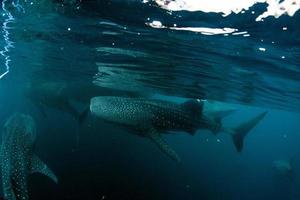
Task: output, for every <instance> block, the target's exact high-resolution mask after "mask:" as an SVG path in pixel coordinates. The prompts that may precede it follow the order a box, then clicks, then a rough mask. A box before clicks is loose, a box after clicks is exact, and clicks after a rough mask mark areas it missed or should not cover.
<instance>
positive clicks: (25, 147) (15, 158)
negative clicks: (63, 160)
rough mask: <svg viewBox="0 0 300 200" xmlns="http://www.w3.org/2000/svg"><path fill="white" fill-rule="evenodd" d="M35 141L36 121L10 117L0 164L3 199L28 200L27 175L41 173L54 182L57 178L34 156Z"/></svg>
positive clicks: (19, 114) (4, 133)
mask: <svg viewBox="0 0 300 200" xmlns="http://www.w3.org/2000/svg"><path fill="white" fill-rule="evenodd" d="M35 140H36V126H35V121H34V120H33V118H32V117H31V116H29V115H25V114H21V113H16V114H13V115H12V116H11V117H10V118H9V119H8V120H7V121H6V123H5V125H4V128H3V132H2V144H1V150H0V161H1V162H0V164H1V176H2V188H3V193H4V199H5V200H28V199H29V196H28V176H29V175H30V174H32V173H36V172H38V173H41V174H44V175H45V176H48V177H49V178H50V179H52V180H53V181H54V182H55V183H57V177H56V176H55V174H54V173H53V172H52V171H51V170H50V169H49V168H48V166H47V165H46V164H45V163H44V162H43V161H42V160H40V158H39V157H38V156H36V155H35V154H34V153H33V149H34V145H35Z"/></svg>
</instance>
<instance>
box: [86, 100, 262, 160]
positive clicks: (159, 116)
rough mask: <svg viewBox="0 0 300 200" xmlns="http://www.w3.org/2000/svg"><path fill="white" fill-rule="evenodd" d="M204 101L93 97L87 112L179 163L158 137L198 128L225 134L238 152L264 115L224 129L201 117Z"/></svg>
mask: <svg viewBox="0 0 300 200" xmlns="http://www.w3.org/2000/svg"><path fill="white" fill-rule="evenodd" d="M203 106H204V101H201V100H198V99H191V100H187V101H185V102H183V103H180V104H179V103H174V102H169V101H165V100H158V99H145V98H130V97H114V96H98V97H93V98H92V99H91V103H90V111H91V113H92V115H94V116H95V117H96V118H100V119H102V120H104V121H107V122H111V123H115V124H119V125H122V126H125V127H129V128H131V130H135V131H132V132H133V133H135V134H138V135H140V136H144V137H147V138H149V139H151V140H152V141H153V142H154V143H155V144H156V145H157V146H158V147H159V148H160V149H161V151H162V152H164V153H165V154H166V155H168V156H169V157H171V158H172V159H173V160H175V161H177V162H179V161H180V160H181V159H180V157H179V156H178V155H177V153H176V152H175V151H174V150H173V149H172V148H171V147H169V145H168V144H167V143H166V142H165V141H164V140H163V138H162V137H161V134H162V133H168V132H169V131H184V132H187V133H189V134H192V135H194V134H195V133H196V131H197V130H198V129H210V130H214V131H215V132H220V131H226V132H228V133H230V134H231V135H232V138H233V142H234V144H235V146H236V149H237V150H238V151H241V150H242V148H243V141H244V138H245V136H246V135H247V133H248V132H249V131H250V130H251V129H252V128H253V127H254V126H255V125H256V124H257V123H258V122H259V121H260V120H261V119H262V118H264V116H265V114H266V112H264V113H261V114H259V115H258V116H256V117H254V118H253V119H251V120H249V121H247V122H245V123H242V124H240V125H238V126H237V127H235V128H225V127H223V126H222V124H221V122H220V120H217V119H215V118H211V117H207V115H203V114H202V113H203Z"/></svg>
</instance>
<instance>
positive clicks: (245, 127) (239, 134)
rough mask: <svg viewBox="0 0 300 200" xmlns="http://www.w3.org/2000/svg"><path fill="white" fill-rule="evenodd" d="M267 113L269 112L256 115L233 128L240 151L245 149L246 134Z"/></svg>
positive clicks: (233, 134) (232, 133) (236, 145)
mask: <svg viewBox="0 0 300 200" xmlns="http://www.w3.org/2000/svg"><path fill="white" fill-rule="evenodd" d="M266 114H267V111H265V112H263V113H261V114H259V115H257V116H256V117H254V118H252V119H250V120H248V121H246V122H244V123H241V124H240V125H238V126H237V127H235V128H232V129H231V130H230V133H231V135H232V140H233V143H234V145H235V148H236V150H237V151H238V152H241V151H242V150H243V146H244V139H245V137H246V135H247V134H248V133H249V132H250V131H251V130H252V129H253V128H254V127H255V126H256V125H257V124H258V123H259V122H260V121H261V120H262V119H263V118H264V117H265V115H266Z"/></svg>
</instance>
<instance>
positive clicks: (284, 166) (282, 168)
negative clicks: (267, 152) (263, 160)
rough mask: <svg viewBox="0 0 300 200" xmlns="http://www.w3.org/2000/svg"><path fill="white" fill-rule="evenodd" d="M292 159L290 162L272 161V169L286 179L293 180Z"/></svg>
mask: <svg viewBox="0 0 300 200" xmlns="http://www.w3.org/2000/svg"><path fill="white" fill-rule="evenodd" d="M293 162H294V161H293V159H290V160H274V161H273V164H272V165H273V169H275V170H276V171H277V172H278V173H279V174H281V175H284V176H286V177H288V178H289V179H291V180H293V179H294V176H295V170H294V167H293Z"/></svg>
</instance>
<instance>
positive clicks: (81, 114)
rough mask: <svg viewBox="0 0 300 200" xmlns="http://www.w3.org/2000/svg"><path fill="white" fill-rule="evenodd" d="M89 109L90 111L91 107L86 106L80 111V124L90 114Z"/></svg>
mask: <svg viewBox="0 0 300 200" xmlns="http://www.w3.org/2000/svg"><path fill="white" fill-rule="evenodd" d="M89 111H90V109H89V108H86V109H85V110H84V111H83V112H82V113H79V115H78V122H79V124H82V123H83V122H84V121H85V120H86V118H87V116H88V114H89Z"/></svg>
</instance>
